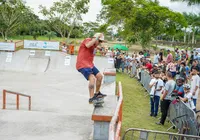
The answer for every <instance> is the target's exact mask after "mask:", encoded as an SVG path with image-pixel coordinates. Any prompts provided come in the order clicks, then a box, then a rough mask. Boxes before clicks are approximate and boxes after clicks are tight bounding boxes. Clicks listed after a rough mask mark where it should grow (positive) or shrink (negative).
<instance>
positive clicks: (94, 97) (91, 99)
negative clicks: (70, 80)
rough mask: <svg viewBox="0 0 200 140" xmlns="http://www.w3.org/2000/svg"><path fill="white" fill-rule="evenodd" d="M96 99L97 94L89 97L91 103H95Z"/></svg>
mask: <svg viewBox="0 0 200 140" xmlns="http://www.w3.org/2000/svg"><path fill="white" fill-rule="evenodd" d="M94 100H96V96H95V95H94V96H93V97H92V98H90V99H89V104H93V102H94Z"/></svg>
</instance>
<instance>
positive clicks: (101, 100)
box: [93, 98, 104, 107]
mask: <svg viewBox="0 0 200 140" xmlns="http://www.w3.org/2000/svg"><path fill="white" fill-rule="evenodd" d="M103 103H104V98H99V99H98V100H95V101H94V102H93V105H94V107H103Z"/></svg>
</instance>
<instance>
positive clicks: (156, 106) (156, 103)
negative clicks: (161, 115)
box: [154, 96, 160, 117]
mask: <svg viewBox="0 0 200 140" xmlns="http://www.w3.org/2000/svg"><path fill="white" fill-rule="evenodd" d="M154 100H155V113H154V116H155V117H156V116H157V115H158V108H159V102H160V97H159V96H155V98H154Z"/></svg>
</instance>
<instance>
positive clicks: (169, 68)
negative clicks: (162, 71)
mask: <svg viewBox="0 0 200 140" xmlns="http://www.w3.org/2000/svg"><path fill="white" fill-rule="evenodd" d="M167 71H170V72H171V73H172V77H173V78H174V77H175V76H176V65H175V64H174V63H173V61H171V62H170V63H169V64H168V65H167Z"/></svg>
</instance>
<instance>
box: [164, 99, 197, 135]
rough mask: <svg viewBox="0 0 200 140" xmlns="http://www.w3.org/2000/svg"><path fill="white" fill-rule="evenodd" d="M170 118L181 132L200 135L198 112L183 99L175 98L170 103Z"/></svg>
mask: <svg viewBox="0 0 200 140" xmlns="http://www.w3.org/2000/svg"><path fill="white" fill-rule="evenodd" d="M168 118H169V120H170V121H171V123H172V124H173V125H174V126H176V127H177V128H178V130H179V132H180V133H181V134H189V135H195V136H199V128H198V123H197V119H196V118H197V117H196V113H195V112H194V111H193V110H191V109H190V108H188V107H187V106H186V104H185V103H184V102H182V101H177V100H174V101H172V103H171V104H170V107H169V112H168Z"/></svg>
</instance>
